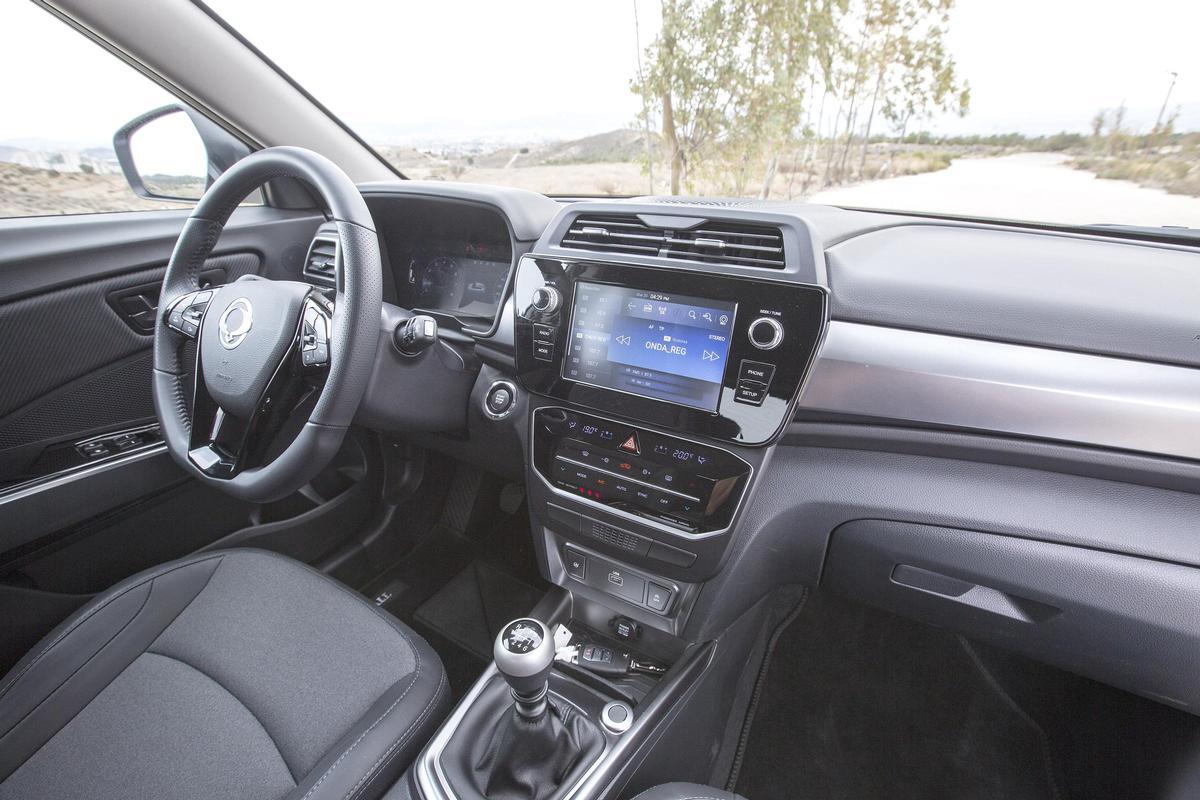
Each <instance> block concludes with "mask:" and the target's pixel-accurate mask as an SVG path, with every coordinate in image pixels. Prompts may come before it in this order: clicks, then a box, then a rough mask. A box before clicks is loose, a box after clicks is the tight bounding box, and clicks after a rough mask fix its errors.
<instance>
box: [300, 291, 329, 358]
mask: <svg viewBox="0 0 1200 800" xmlns="http://www.w3.org/2000/svg"><path fill="white" fill-rule="evenodd" d="M300 360H301V361H302V362H303V364H304V366H306V367H321V366H325V365H326V364H328V363H329V321H328V320H327V319H326V318H325V313H324V311H322V310H321V309H320V308H319V307H318V306H317V305H316V304H315V303H313V302H312V301H309V302H307V303H306V304H305V306H304V321H303V323H301V327H300Z"/></svg>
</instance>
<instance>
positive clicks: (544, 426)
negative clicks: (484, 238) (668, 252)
mask: <svg viewBox="0 0 1200 800" xmlns="http://www.w3.org/2000/svg"><path fill="white" fill-rule="evenodd" d="M569 218H570V214H565V215H564V217H563V219H564V220H566V219H569ZM678 219H679V218H674V217H672V218H671V221H673V222H677V221H678ZM562 224H566V223H565V222H564V223H562ZM552 230H553V229H552ZM696 235H697V236H699V235H700V234H696ZM755 235H760V234H755ZM555 240H556V236H555V235H553V234H549V233H548V234H545V235H544V236H543V240H542V244H541V245H540V247H541V248H543V249H549V250H551V251H553V250H554V249H555V246H554V245H553V244H549V242H552V241H555ZM695 241H703V242H705V244H704V246H705V247H709V246H714V247H715V246H716V245H713V244H712V243H711V242H709V241H708V240H707V239H698V240H695ZM788 241H789V242H793V240H792V239H790V238H789V239H788ZM717 244H719V242H718V243H717ZM789 246H791V245H789ZM762 247H765V246H762ZM559 249H565V248H559ZM760 249H762V248H761V247H760ZM768 249H769V248H768ZM792 252H793V253H796V252H802V251H801V250H797V249H796V248H793V250H792ZM618 258H619V257H618ZM663 260H665V259H663V258H659V257H657V256H656V257H654V258H643V259H639V260H637V261H635V260H633V259H624V262H625V263H617V261H615V260H614V261H606V260H603V259H600V258H597V259H589V258H582V257H577V256H568V255H565V254H564V255H561V256H554V257H549V256H544V255H526V256H524V257H522V259H521V261H520V262H519V264H518V267H517V271H516V273H515V275H514V278H513V282H512V285H513V296H512V302H513V311H514V312H515V313H514V327H513V342H512V344H513V347H514V360H515V367H516V382H515V383H516V385H514V384H513V383H501V382H497V383H495V384H493V388H492V389H489V392H488V394H487V395H486V397H485V398H484V408H485V412H484V413H485V414H486V415H487V417H488V418H489V419H492V420H496V421H500V420H503V419H505V417H506V416H507V415H508V414H509V413H513V414H515V413H516V411H515V410H514V409H520V410H521V412H522V413H523V414H524V415H525V416H524V417H523V419H521V422H520V425H521V426H522V431H521V436H522V439H523V441H522V444H523V446H524V455H525V456H526V465H527V466H526V487H527V500H528V505H529V508H530V513H531V516H532V522H533V535H534V544H535V549H536V552H537V557H538V560H539V566H540V567H541V571H542V572H543V574H544V575H545V576H546V577H547V578H549V579H550V581H551V582H552V583H554V584H556V585H555V586H553V587H552V588H551V590H550V592H549V593H548V594H547V595H546V597H545V598H543V601H542V602H541V603H539V607H538V608H535V609H533V610H532V612H531V615H530V617H528V618H522V619H520V620H516V621H514V622H513V623H512V624H511V625H510V626H509V627H508V628H506V629H505V630H504V631H503V632H501V636H500V638H499V639H498V640H497V645H496V648H497V649H496V658H495V662H494V663H493V665H492V666H491V667H490V668H489V670H488V671H487V672H486V673H485V674H484V676H483V677H482V678H481V679H480V680H479V681H478V682H476V684H475V686H474V687H473V688H472V690H471V691H470V692H469V693H468V694H467V696H466V697H465V698H464V700H463V702H461V703H460V704H459V706H458V708H457V709H456V711H455V712H454V714H453V715H452V717H451V718H450V719H449V720H448V721H447V722H446V724H445V725H444V726H443V729H442V730H441V731H440V732H439V734H438V735H437V736H436V737H435V739H434V740H433V741H432V742H431V744H430V746H429V747H428V748H427V750H426V752H425V753H424V754H423V755H422V758H421V760H420V762H419V763H418V765H417V767H416V770H415V773H414V781H415V784H416V787H417V788H418V789H419V795H420V796H421V797H422V798H424V800H449V798H476V797H478V798H482V797H499V798H504V800H573V799H574V798H580V799H582V798H602V797H603V798H607V797H610V796H616V795H615V792H617V791H619V790H620V789H621V788H622V787H624V786H625V785H626V782H628V781H629V780H630V779H631V777H632V776H633V775H634V773H635V771H638V770H641V771H640V772H639V773H638V774H639V775H644V776H646V777H647V779H648V777H650V776H651V775H652V774H653V773H654V772H655V770H660V771H661V772H663V773H664V774H665V775H666V776H675V775H685V776H686V775H688V774H689V773H691V772H702V771H703V769H702V766H703V765H699V766H698V765H697V763H695V762H696V759H694V758H691V756H690V755H689V754H691V753H709V754H711V753H712V752H713V748H714V744H713V740H712V737H714V736H718V735H719V734H720V732H721V731H724V729H725V721H726V717H727V715H728V713H730V709H732V707H733V703H734V698H733V697H732V694H733V693H731V692H727V691H724V688H726V687H727V686H728V684H729V682H730V681H731V680H734V679H735V678H736V677H737V676H739V675H740V674H741V671H742V670H743V668H744V667H745V660H744V658H743V656H742V655H740V654H744V653H746V652H749V651H750V649H751V648H752V646H753V641H757V639H755V638H753V637H755V636H757V634H756V631H757V630H758V628H757V627H756V626H757V625H758V624H759V623H758V622H757V621H756V620H757V618H758V615H760V614H765V613H766V612H765V611H763V610H762V609H759V608H757V607H756V610H755V611H753V612H747V613H746V614H745V615H743V617H744V618H745V619H746V620H749V622H746V623H744V624H740V625H738V626H736V629H734V628H731V629H730V630H727V631H726V632H724V633H723V634H722V636H723V637H724V638H725V639H728V641H729V644H728V646H727V647H724V648H723V649H718V647H717V645H716V643H715V642H713V641H690V640H689V637H688V636H687V635H685V629H686V627H687V623H688V618H689V614H690V613H691V611H692V609H693V608H695V607H696V603H697V600H698V598H699V597H700V592H701V588H702V587H703V585H704V583H705V581H707V580H709V579H710V578H711V577H712V576H713V575H715V574H716V573H717V571H718V570H719V569H720V568H721V566H722V564H723V563H724V560H725V558H726V557H727V554H728V552H729V549H730V544H731V542H732V540H733V532H734V531H735V530H736V529H737V526H738V524H739V521H740V518H741V517H742V516H743V515H744V514H745V509H746V508H747V507H748V505H749V504H750V502H751V500H752V496H753V492H754V481H755V476H756V474H758V473H759V472H761V470H762V467H763V466H764V465H765V464H766V462H767V461H768V460H769V459H770V456H771V448H770V447H769V445H770V444H771V443H773V442H774V441H775V440H776V439H777V438H778V437H779V436H780V434H781V433H782V432H783V430H784V429H785V427H786V426H787V424H788V422H789V421H790V419H791V417H792V414H793V412H794V410H795V406H796V403H797V401H798V399H799V396H800V393H801V391H802V389H803V386H804V382H805V379H806V378H807V376H808V374H809V372H810V369H811V366H812V363H813V361H814V360H815V358H816V354H817V350H818V347H819V345H820V342H821V339H822V337H823V335H824V332H825V327H826V322H827V316H828V305H827V303H828V300H827V292H826V290H825V288H824V287H822V286H819V285H816V284H815V283H811V282H803V281H801V280H798V279H797V278H798V276H799V275H801V274H809V273H802V272H800V271H799V270H798V269H796V268H795V266H796V265H795V264H794V263H790V262H789V263H790V266H789V268H787V269H784V267H783V266H781V267H780V269H783V270H784V271H782V272H780V273H778V277H774V276H771V277H767V275H768V273H767V272H766V270H763V269H759V268H755V269H754V270H753V272H750V271H745V272H743V274H737V273H738V272H739V270H738V269H736V268H734V267H729V266H725V267H722V268H713V269H707V268H705V266H704V265H702V264H701V263H691V264H679V265H670V264H664V263H661V262H662V261H663ZM639 262H644V263H639ZM811 274H813V275H814V276H815V272H812V273H811ZM751 276H753V277H751ZM518 386H519V388H518ZM518 397H519V398H520V403H519V405H518V404H517V398H518ZM524 426H527V427H524ZM560 623H561V624H560ZM564 632H565V633H566V639H564V640H563V642H558V641H557V640H558V638H559V635H560V634H561V633H564ZM552 638H553V639H555V640H556V642H555V649H554V652H555V656H554V664H553V668H551V665H550V661H549V660H547V659H548V658H549V656H548V655H547V654H548V653H549V651H548V650H546V649H545V648H546V647H548V646H549V645H548V642H549V641H550V640H551V639H552ZM722 653H727V655H722ZM705 687H707V688H705ZM701 691H706V692H707V694H706V695H705V696H706V697H707V698H709V700H708V702H705V703H697V704H689V703H688V700H689V698H691V697H692V696H693V695H694V694H697V693H699V692H701ZM713 698H717V699H715V700H714V699H713ZM668 729H669V730H670V731H671V737H672V738H671V742H672V744H671V746H670V748H668V749H669V750H671V751H672V753H676V754H677V755H678V759H677V760H675V761H674V763H673V757H672V754H671V753H668V754H667V755H666V756H665V757H664V756H663V755H662V753H663V750H662V748H658V744H657V743H658V741H659V739H660V738H661V737H662V736H663V735H664V731H667V730H668ZM656 748H658V749H657V750H656ZM651 752H655V753H658V754H659V755H658V756H657V757H656V758H654V759H653V760H651V759H650V758H649V754H650V753H651ZM644 764H651V766H650V767H644V766H643V765H644Z"/></svg>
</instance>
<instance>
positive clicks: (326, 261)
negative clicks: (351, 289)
mask: <svg viewBox="0 0 1200 800" xmlns="http://www.w3.org/2000/svg"><path fill="white" fill-rule="evenodd" d="M337 258H338V242H337V237H336V236H335V235H333V234H329V233H319V234H317V236H316V238H314V239H313V241H312V244H311V245H309V248H308V256H307V257H306V258H305V259H304V277H306V278H308V279H309V280H310V281H313V282H314V283H319V284H321V285H322V286H334V285H336V284H337Z"/></svg>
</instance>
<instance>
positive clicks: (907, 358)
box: [800, 320, 1200, 459]
mask: <svg viewBox="0 0 1200 800" xmlns="http://www.w3.org/2000/svg"><path fill="white" fill-rule="evenodd" d="M800 408H803V409H806V410H809V411H824V412H832V413H838V414H849V415H854V416H861V417H871V418H876V419H887V420H897V421H906V422H921V423H928V424H934V425H942V426H952V427H956V428H968V429H974V430H980V431H992V432H996V433H1007V434H1015V435H1021V436H1032V437H1038V438H1045V439H1056V440H1060V441H1064V442H1072V443H1077V444H1085V445H1095V446H1099V447H1109V448H1118V449H1122V450H1135V451H1141V452H1146V453H1156V454H1159V455H1164V456H1174V457H1180V458H1191V459H1200V369H1191V368H1188V367H1179V366H1171V365H1168V364H1156V363H1146V362H1142V361H1133V360H1129V359H1122V358H1112V357H1109V356H1100V355H1089V354H1086V353H1075V352H1068V351H1064V350H1050V349H1046V348H1041V347H1030V346H1027V345H1018V344H1008V343H1003V342H989V341H984V340H980V339H966V338H962V337H958V336H947V335H943V334H932V333H922V332H920V331H910V330H903V329H898V328H885V327H880V326H875V325H863V324H858V323H851V322H841V321H836V320H835V321H831V322H830V324H829V326H828V330H827V332H826V337H825V343H824V347H823V348H822V350H821V354H820V357H819V359H818V360H817V364H816V366H815V367H814V369H813V371H812V375H811V377H810V379H809V382H808V386H807V387H806V388H805V390H804V394H803V395H802V397H801V399H800Z"/></svg>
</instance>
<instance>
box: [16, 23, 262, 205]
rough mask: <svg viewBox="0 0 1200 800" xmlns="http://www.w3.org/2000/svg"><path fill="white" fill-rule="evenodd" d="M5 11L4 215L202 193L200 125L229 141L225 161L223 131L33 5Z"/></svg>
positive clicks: (210, 169) (184, 201) (206, 176)
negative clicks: (6, 34)
mask: <svg viewBox="0 0 1200 800" xmlns="http://www.w3.org/2000/svg"><path fill="white" fill-rule="evenodd" d="M4 18H5V29H6V31H7V32H8V33H9V35H8V36H5V37H4V38H5V45H4V47H3V48H0V76H3V80H2V81H0V108H2V109H3V112H2V113H0V218H2V217H33V216H46V215H56V214H93V213H100V212H109V211H147V210H156V209H179V208H186V207H187V206H188V205H190V204H193V203H194V202H195V201H196V199H198V198H199V197H200V194H201V193H202V192H203V191H204V188H205V185H206V182H207V181H208V180H211V179H212V178H213V177H215V176H216V174H217V173H219V171H220V170H219V169H217V168H214V166H213V164H212V160H213V159H212V158H211V157H210V156H209V155H208V148H206V145H205V141H206V140H205V138H204V137H202V136H201V134H200V133H199V130H198V128H197V126H200V128H202V129H204V130H205V131H206V134H207V135H208V137H209V138H212V137H213V136H224V137H225V139H226V140H228V141H222V142H221V144H222V145H223V146H224V150H225V152H224V153H223V155H224V157H225V159H224V160H228V158H229V155H230V154H229V143H230V141H232V140H231V139H230V137H228V136H227V134H224V132H222V131H220V130H219V129H217V128H216V126H214V125H212V123H209V122H208V121H207V120H205V119H203V118H202V117H198V116H197V115H195V114H194V112H191V111H189V110H188V109H186V108H184V107H183V106H182V105H181V104H179V103H178V101H177V100H176V99H175V98H174V97H173V96H172V95H171V94H170V93H169V92H167V91H166V90H164V89H163V88H161V87H160V86H158V85H157V84H155V83H154V82H153V81H151V80H150V79H148V78H147V77H145V76H144V75H142V74H141V73H139V72H138V71H137V70H135V69H133V68H132V67H130V66H129V65H128V64H125V63H123V62H122V61H120V60H119V59H117V58H116V57H115V56H113V55H112V54H111V53H108V52H106V51H105V50H104V49H103V48H101V47H99V46H98V45H96V44H95V43H94V42H91V41H89V40H88V39H87V38H86V37H84V36H81V35H80V34H79V33H78V32H76V31H75V30H73V29H72V28H70V27H69V26H67V25H66V24H64V23H62V22H61V21H59V20H58V19H56V18H55V17H54V16H52V15H51V14H49V13H47V12H46V11H44V10H42V9H41V8H39V7H38V6H36V5H35V4H33V3H20V2H14V3H10V4H8V6H7V7H6V8H5V11H4ZM114 138H115V139H116V144H115V145H114ZM233 144H234V146H235V147H236V148H243V146H242V145H241V144H240V143H237V142H234V143H233ZM243 149H244V148H243ZM122 151H123V152H122ZM239 155H240V154H239ZM234 160H236V159H234ZM229 163H231V162H229ZM225 166H228V163H225Z"/></svg>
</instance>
